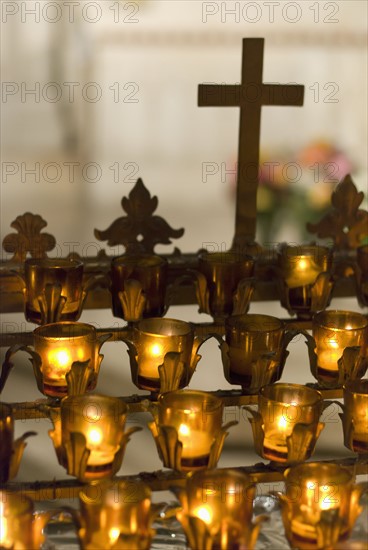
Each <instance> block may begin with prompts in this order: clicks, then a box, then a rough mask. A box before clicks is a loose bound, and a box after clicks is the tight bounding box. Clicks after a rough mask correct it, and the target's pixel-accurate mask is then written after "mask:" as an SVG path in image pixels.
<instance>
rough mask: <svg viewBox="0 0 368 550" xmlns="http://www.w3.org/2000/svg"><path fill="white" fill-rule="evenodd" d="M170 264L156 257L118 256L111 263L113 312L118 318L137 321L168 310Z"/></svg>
mask: <svg viewBox="0 0 368 550" xmlns="http://www.w3.org/2000/svg"><path fill="white" fill-rule="evenodd" d="M167 272H168V262H167V260H166V259H165V258H161V257H160V256H156V255H148V254H145V255H144V254H141V255H129V254H126V255H124V256H119V257H118V258H114V259H113V260H112V262H111V294H112V310H113V313H114V316H115V317H120V318H122V319H125V320H126V321H138V320H139V319H141V318H142V317H160V316H161V315H163V314H164V313H165V311H166V288H167Z"/></svg>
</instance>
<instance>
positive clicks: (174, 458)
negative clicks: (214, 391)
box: [149, 390, 236, 471]
mask: <svg viewBox="0 0 368 550" xmlns="http://www.w3.org/2000/svg"><path fill="white" fill-rule="evenodd" d="M151 412H152V414H153V416H154V422H151V423H150V424H149V428H150V430H151V432H152V435H153V436H154V438H155V441H156V445H157V449H158V452H159V454H160V457H161V460H162V461H163V463H164V466H166V467H167V468H173V469H175V470H178V471H191V470H196V469H204V468H212V467H214V466H216V464H217V462H218V460H219V458H220V454H221V451H222V447H223V444H224V440H225V437H226V435H227V432H226V429H227V428H228V427H229V426H230V425H232V424H234V422H232V423H229V424H227V425H225V426H222V413H223V402H222V400H221V399H220V398H218V397H215V396H214V395H211V394H210V393H207V392H202V391H196V390H178V391H173V392H168V393H165V394H163V395H161V396H160V397H159V400H158V403H157V406H155V405H152V406H151ZM235 424H236V422H235Z"/></svg>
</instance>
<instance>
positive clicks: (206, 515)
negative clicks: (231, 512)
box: [194, 506, 212, 524]
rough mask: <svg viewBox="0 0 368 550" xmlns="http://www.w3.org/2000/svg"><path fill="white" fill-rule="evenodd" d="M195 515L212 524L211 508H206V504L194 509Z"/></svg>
mask: <svg viewBox="0 0 368 550" xmlns="http://www.w3.org/2000/svg"><path fill="white" fill-rule="evenodd" d="M194 515H195V516H196V517H197V518H199V519H201V520H202V521H204V522H205V523H207V524H210V523H211V521H212V513H211V510H209V509H208V508H206V506H201V507H200V508H197V509H196V510H194Z"/></svg>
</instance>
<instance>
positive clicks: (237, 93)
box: [198, 84, 241, 107]
mask: <svg viewBox="0 0 368 550" xmlns="http://www.w3.org/2000/svg"><path fill="white" fill-rule="evenodd" d="M240 105H241V87H240V85H239V84H199V86H198V107H240Z"/></svg>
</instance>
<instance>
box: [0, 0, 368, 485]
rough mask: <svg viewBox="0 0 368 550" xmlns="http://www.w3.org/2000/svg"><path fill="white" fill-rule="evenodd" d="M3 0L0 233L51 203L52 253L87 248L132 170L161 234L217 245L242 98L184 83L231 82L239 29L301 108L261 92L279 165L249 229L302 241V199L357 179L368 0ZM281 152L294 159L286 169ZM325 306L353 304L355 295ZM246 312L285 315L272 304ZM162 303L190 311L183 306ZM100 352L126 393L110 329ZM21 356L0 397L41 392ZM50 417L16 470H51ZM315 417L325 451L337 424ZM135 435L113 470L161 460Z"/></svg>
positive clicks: (290, 375) (226, 232)
mask: <svg viewBox="0 0 368 550" xmlns="http://www.w3.org/2000/svg"><path fill="white" fill-rule="evenodd" d="M1 10H2V80H3V83H2V92H3V95H2V123H1V127H2V184H1V214H2V216H1V238H3V237H4V236H5V235H6V234H7V233H8V232H9V226H10V223H11V222H12V221H13V220H14V219H15V218H16V216H17V215H19V214H22V213H24V212H26V211H31V212H34V213H38V214H40V215H41V216H42V217H43V218H44V219H46V220H47V222H48V228H47V230H48V231H49V232H50V233H52V234H53V235H55V237H56V239H57V242H58V248H57V253H58V254H60V253H62V254H63V255H66V254H67V253H68V252H70V251H71V250H72V249H74V250H75V251H76V252H78V253H79V254H81V255H82V256H83V255H95V254H96V253H97V252H98V250H99V249H101V248H105V246H104V244H103V243H99V242H96V241H95V239H94V237H93V229H94V228H96V227H97V228H99V229H105V228H106V227H107V226H108V225H109V224H110V223H111V221H112V220H113V219H115V218H117V217H118V216H120V215H121V207H120V200H121V197H122V196H123V195H127V194H128V193H129V192H130V190H131V188H132V187H133V185H134V183H135V181H136V179H137V178H138V177H141V178H143V180H144V183H145V184H146V186H147V187H148V188H149V190H150V191H151V193H152V194H157V195H158V197H159V200H160V203H159V209H158V213H159V214H160V215H162V216H164V217H165V218H166V219H167V220H168V222H169V223H170V224H171V225H172V226H173V227H175V228H179V227H185V231H186V232H185V235H184V237H183V238H182V239H181V240H180V242H177V243H174V245H173V246H178V247H179V248H180V249H181V250H182V251H195V250H198V249H199V248H201V247H202V246H205V243H215V244H216V245H217V246H219V247H223V248H226V247H228V246H230V244H231V239H232V236H233V223H234V168H235V162H236V156H237V136H238V120H239V111H238V109H230V108H228V109H224V108H222V109H221V108H206V109H203V108H198V107H197V106H196V104H197V86H198V84H199V83H202V82H212V83H215V82H216V83H236V82H239V79H240V69H241V49H242V38H243V37H252V36H254V37H265V56H264V71H263V78H264V81H265V82H277V83H291V82H297V83H300V84H304V85H305V105H304V107H303V108H295V107H264V108H263V113H262V136H261V144H262V147H261V149H262V160H263V161H271V162H276V163H277V166H278V170H277V171H276V174H275V177H274V178H271V180H270V178H269V177H267V174H266V175H264V177H263V179H262V187H261V189H260V193H259V207H260V217H259V227H258V238H259V239H260V241H262V242H267V241H269V240H270V239H271V240H272V241H273V242H275V241H276V240H289V241H294V242H295V241H298V240H305V239H306V238H307V237H306V235H305V233H304V222H305V221H306V220H305V219H304V216H305V213H306V212H307V213H311V214H313V215H315V214H316V213H317V214H318V215H319V214H320V212H321V211H322V210H323V208H325V207H326V204H327V200H328V196H329V193H330V191H331V188H332V187H333V186H334V185H335V184H336V182H337V180H338V179H339V178H340V177H342V176H343V175H344V174H346V173H347V172H348V171H351V172H352V174H353V178H354V181H355V182H356V184H357V186H358V187H359V188H360V189H362V190H364V191H366V190H367V189H366V185H367V183H366V182H367V179H366V174H367V150H368V149H367V126H366V122H367V49H366V31H367V28H366V27H367V4H366V2H361V1H359V0H357V1H353V0H349V1H334V2H324V1H322V2H321V1H320V2H310V1H308V0H303V1H297V2H288V1H284V0H283V1H278V2H274V1H270V2H262V1H257V2H230V1H226V2H224V1H223V2H221V1H220V2H201V1H180V0H179V1H171V2H170V1H161V0H145V1H138V0H136V1H134V2H125V1H121V2H118V1H110V0H104V1H96V2H90V1H88V0H81V1H79V2H69V1H62V0H60V1H48V0H42V1H40V2H33V1H28V0H26V1H17V2H13V1H2V2H1ZM288 163H293V164H294V169H295V171H293V169H292V168H291V169H290V171H288V170H287V169H286V170H283V168H284V167H285V166H286V168H287V166H288ZM295 165H296V168H295ZM280 197H282V198H283V199H285V200H284V201H283V206H282V210H280V208H281V205H280V204H279V199H280ZM280 212H282V215H280ZM282 221H283V223H281V222H282ZM173 246H171V247H166V249H165V251H168V252H169V251H171V250H172V249H173ZM159 250H161V251H162V250H163V248H161V249H159ZM109 253H111V254H113V253H116V251H114V250H109ZM5 258H6V255H5ZM333 305H334V306H336V307H346V308H347V309H351V308H353V309H356V308H357V305H356V301H355V300H351V301H350V302H349V301H344V300H340V301H338V300H336V301H335V302H334V303H333ZM251 311H254V312H255V311H263V312H265V313H271V314H274V315H280V316H285V314H286V312H285V311H283V310H282V309H281V308H280V307H279V306H278V305H277V304H254V305H252V309H251ZM169 313H170V316H172V317H178V318H185V319H187V320H193V321H195V320H199V316H198V315H197V313H196V308H195V307H194V306H193V307H187V308H177V309H176V308H175V309H173V310H170V312H169ZM200 319H201V320H203V316H201V317H200ZM81 320H82V321H87V322H93V323H95V324H99V325H100V326H102V325H105V326H108V325H113V324H115V325H116V324H120V320H119V321H117V319H114V318H113V317H112V313H111V312H109V311H106V312H94V311H88V312H85V313H83V316H82V319H81ZM9 322H17V323H19V327H20V329H21V330H24V329H25V328H28V329H29V330H32V329H33V328H34V327H32V326H31V325H28V324H26V323H25V322H24V318H23V316H22V315H4V316H3V319H2V326H3V327H4V326H5V325H6V323H9ZM206 346H207V347H206V348H205V350H204V352H205V353H204V357H203V359H202V363H201V364H200V372H198V373H197V374H196V375H195V378H194V379H193V387H198V388H202V389H206V388H207V389H218V388H220V387H224V388H225V387H228V386H227V384H225V383H224V381H223V375H222V367H221V364H220V357H219V352H218V349H217V346H216V345H215V344H214V343H210V344H208V345H206ZM105 353H106V358H105V361H104V364H103V367H105V369H102V374H101V380H100V384H99V387H98V389H99V390H100V391H106V393H110V394H115V393H116V391H117V390H116V388H119V391H118V393H119V394H121V395H127V394H130V393H134V392H135V388H134V386H133V385H132V383H131V382H130V374H129V368H128V359H127V355H126V353H125V351H124V347H123V345H122V344H116V345H112V346H111V347H108V346H107V347H106V352H105ZM18 361H20V362H21V359H19V360H18ZM201 365H202V367H201ZM23 366H24V368H23V371H22V368H19V370H18V372H16V371H14V373H12V375H11V378H10V380H9V384H8V386H7V388H6V390H5V392H4V395H3V399H4V400H5V401H12V400H13V401H14V400H17V401H20V400H29V399H35V398H39V397H40V395H39V394H38V392H37V390H36V388H35V382H34V380H33V375H32V373H31V372H30V371H29V368H26V367H28V362H27V360H24V365H23ZM285 379H287V380H290V381H296V382H297V381H299V382H305V381H311V380H312V378H311V375H310V374H309V373H308V368H307V355H306V348H305V346H304V343H303V342H298V343H297V344H295V346H293V348H292V355H291V356H290V358H289V359H288V363H287V368H286V372H285ZM234 414H236V415H239V414H240V413H239V412H238V411H237V412H235V411H234ZM228 420H231V418H229V419H228ZM337 421H338V420H337V419H336V422H337ZM338 426H339V428H338V429H339V437H338V439H339V441H338V447H339V448H340V449H341V448H342V444H341V441H342V440H341V434H340V424H338ZM48 427H49V426H48V425H47V424H46V423H45V422H44V423H39V426H38V427H37V426H36V429H37V430H38V431H41V432H43V434H44V439H43V440H42V441H43V443H38V444H37V445H35V444H32V445H31V443H30V445H29V447H30V448H29V453H28V450H27V455H26V456H27V458H26V461H25V463H24V466H23V470H22V472H23V474H22V475H24V476H25V477H27V476H28V475H29V474H30V472H32V474H33V475H36V476H37V475H38V476H40V477H43V478H45V477H46V476H51V477H52V476H53V475H61V474H62V471H61V470H57V468H55V460H53V461H52V464H51V458H50V457H49V456H47V454H48V452H50V453H52V452H53V451H52V449H51V444H50V443H49V442H48V440H47V435H46V432H47V428H48ZM22 428H23V427H22V426H21V427H19V428H17V429H20V431H22ZM27 428H28V426H27ZM29 429H30V428H29ZM328 430H329V432H328ZM328 430H326V431H327V432H328V433H329V434H330V435H329V436H328V435H326V436H324V437H325V439H323V441H322V443H321V445H322V448H323V449H325V450H326V449H331V445H332V443H333V442H334V437H335V438H336V424H334V425H332V424H331V425H330V426H329V428H328ZM23 431H24V430H23ZM237 433H238V436H235V435H234V436H231V438H229V440H228V445H229V446H230V447H231V445H233V446H234V449H235V448H237V449H239V446H240V449H242V450H241V451H240V455H239V456H240V458H239V460H238V462H239V463H240V464H242V463H244V455H243V453H244V452H245V451H244V449H245V448H247V449H248V451H247V452H248V453H250V454H248V455H247V456H248V460H249V462H254V461H255V460H256V457H255V455H254V454H253V455H252V452H251V451H250V450H249V449H250V448H251V447H252V443H251V440H250V428H249V426H248V424H247V423H246V422H245V420H244V419H242V423H241V426H240V428H239V430H238V432H237ZM137 438H138V439H139V438H141V444H142V445H143V446H147V445H151V447H152V452H151V456H152V457H154V458H152V460H151V464H144V460H143V458H144V457H142V455H141V454H140V453H136V447H135V445H136V443H135V442H132V443H131V445H132V446H131V448H130V449H129V451H128V453H127V463H126V469H125V471H133V472H136V471H138V470H139V469H142V468H146V469H153V468H157V467H159V466H160V463H159V461H158V458H156V453H155V451H154V449H153V444H152V442H151V440H150V435H148V434H146V433H144V434H140V435H139V436H137ZM232 438H233V439H232ZM230 447H229V448H230ZM142 448H143V447H142ZM44 449H48V451H47V453H46V452H44ZM234 452H235V451H234ZM230 459H231V460H230ZM230 459H229V460H230V462H231V461H232V463H233V464H234V463H235V462H236V460H234V454H232V455H231V454H230ZM224 460H227V458H224Z"/></svg>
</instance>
